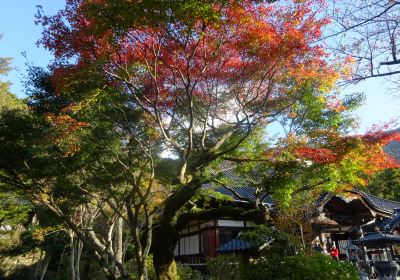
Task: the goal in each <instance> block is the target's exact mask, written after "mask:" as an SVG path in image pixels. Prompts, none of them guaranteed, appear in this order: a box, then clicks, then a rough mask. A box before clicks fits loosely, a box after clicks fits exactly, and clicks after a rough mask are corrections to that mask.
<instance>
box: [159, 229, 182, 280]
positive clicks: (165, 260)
mask: <svg viewBox="0 0 400 280" xmlns="http://www.w3.org/2000/svg"><path fill="white" fill-rule="evenodd" d="M153 236H154V238H153V261H154V268H155V270H156V275H157V279H159V280H177V279H178V273H177V269H176V263H175V261H174V248H175V244H176V242H177V240H178V237H179V236H178V232H177V231H176V229H175V227H173V226H165V225H164V226H160V227H158V228H156V229H154V234H153Z"/></svg>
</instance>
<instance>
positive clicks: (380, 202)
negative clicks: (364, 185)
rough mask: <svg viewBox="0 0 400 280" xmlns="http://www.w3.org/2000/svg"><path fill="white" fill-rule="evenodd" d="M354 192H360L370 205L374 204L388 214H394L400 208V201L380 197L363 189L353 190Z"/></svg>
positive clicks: (377, 208)
mask: <svg viewBox="0 0 400 280" xmlns="http://www.w3.org/2000/svg"><path fill="white" fill-rule="evenodd" d="M352 192H355V193H358V194H360V195H361V196H362V197H363V199H364V200H365V201H366V202H367V203H368V204H369V205H370V206H372V207H373V208H375V209H376V210H378V211H382V212H385V213H388V214H394V213H395V212H396V210H397V209H400V202H396V201H393V200H388V199H384V198H380V197H378V196H375V195H372V194H369V193H366V192H363V191H352Z"/></svg>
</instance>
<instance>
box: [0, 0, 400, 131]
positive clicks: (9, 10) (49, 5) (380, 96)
mask: <svg viewBox="0 0 400 280" xmlns="http://www.w3.org/2000/svg"><path fill="white" fill-rule="evenodd" d="M3 2H4V3H2V9H0V33H3V39H2V40H0V56H1V57H12V58H13V63H12V66H13V67H15V70H13V71H12V72H11V73H10V74H9V75H8V76H7V77H6V78H5V79H7V80H10V81H11V82H12V88H11V89H12V92H13V93H15V94H16V95H18V96H20V97H23V96H24V90H23V86H22V84H21V80H22V79H23V77H24V75H25V73H26V66H25V64H26V63H28V62H29V63H32V64H34V65H37V66H46V65H47V64H48V63H49V61H50V60H51V55H50V53H48V52H47V51H46V50H45V49H43V48H42V47H37V46H36V41H37V40H38V39H39V38H40V34H41V27H40V26H36V25H35V24H34V14H35V13H36V10H37V8H36V6H37V5H41V6H43V9H44V11H45V13H46V14H47V15H53V14H55V13H56V12H57V11H58V10H59V9H61V8H62V7H63V5H64V0H12V1H3ZM22 52H25V53H26V57H27V58H25V57H24V56H23V55H22V54H21V53H22ZM3 79H4V78H3ZM391 87H393V85H390V84H388V83H387V82H385V80H384V79H371V80H368V81H366V82H362V83H360V84H358V85H357V86H351V87H347V88H346V89H345V90H344V93H351V92H352V91H356V92H365V94H366V96H367V100H366V104H365V105H364V106H362V107H361V108H360V109H359V110H358V111H357V112H356V116H357V117H358V118H359V120H360V129H359V131H358V132H360V133H361V132H363V131H364V130H365V129H368V128H369V127H371V126H372V125H373V124H379V123H384V122H387V121H389V120H391V119H396V118H399V117H400V93H397V96H396V93H394V91H393V89H392V88H391Z"/></svg>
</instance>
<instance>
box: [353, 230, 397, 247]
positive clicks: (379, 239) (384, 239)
mask: <svg viewBox="0 0 400 280" xmlns="http://www.w3.org/2000/svg"><path fill="white" fill-rule="evenodd" d="M352 242H353V243H355V244H360V243H364V244H368V243H370V244H371V243H382V244H385V243H400V236H398V235H393V234H388V233H382V232H377V233H371V234H368V235H366V236H365V237H363V238H360V239H357V240H354V241H352Z"/></svg>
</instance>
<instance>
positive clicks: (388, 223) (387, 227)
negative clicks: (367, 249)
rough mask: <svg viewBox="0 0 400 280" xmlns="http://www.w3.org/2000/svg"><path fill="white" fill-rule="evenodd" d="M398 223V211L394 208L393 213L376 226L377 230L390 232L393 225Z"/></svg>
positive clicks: (399, 216) (399, 215)
mask: <svg viewBox="0 0 400 280" xmlns="http://www.w3.org/2000/svg"><path fill="white" fill-rule="evenodd" d="M399 224H400V211H399V210H396V211H395V213H394V214H393V215H392V216H391V217H390V218H387V219H385V220H383V221H382V222H381V223H380V224H379V225H378V226H379V231H382V232H392V231H393V230H394V229H395V227H397V226H398V225H399Z"/></svg>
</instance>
